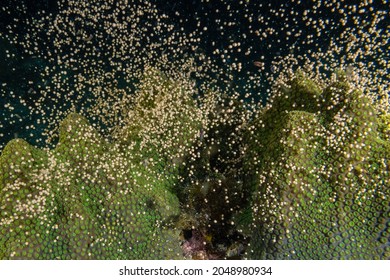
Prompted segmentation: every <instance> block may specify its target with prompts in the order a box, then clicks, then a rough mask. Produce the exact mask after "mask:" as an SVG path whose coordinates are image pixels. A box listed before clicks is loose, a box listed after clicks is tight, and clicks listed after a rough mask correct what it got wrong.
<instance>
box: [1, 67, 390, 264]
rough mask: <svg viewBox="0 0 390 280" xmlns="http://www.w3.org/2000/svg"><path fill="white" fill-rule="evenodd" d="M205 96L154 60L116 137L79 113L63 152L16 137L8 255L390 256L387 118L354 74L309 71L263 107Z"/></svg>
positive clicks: (8, 175) (11, 152)
mask: <svg viewBox="0 0 390 280" xmlns="http://www.w3.org/2000/svg"><path fill="white" fill-rule="evenodd" d="M194 95H196V94H195V91H194V89H193V85H192V83H191V82H190V81H189V79H188V78H187V77H185V75H180V74H176V75H167V74H164V73H162V72H161V71H159V70H157V69H155V68H146V69H145V73H144V75H143V77H142V79H141V81H140V84H139V86H138V88H137V90H136V93H135V94H134V95H132V96H131V97H130V99H129V100H126V102H127V103H126V104H129V106H128V107H126V106H127V105H126V106H124V108H121V110H122V112H123V113H124V114H125V117H124V118H123V119H124V120H125V121H124V122H123V123H121V124H120V125H118V126H117V127H115V129H114V132H113V135H112V141H108V140H106V139H104V138H102V137H101V136H100V134H99V133H98V131H96V130H95V129H94V128H93V126H91V125H90V124H89V123H88V121H87V119H85V118H84V117H82V116H81V115H79V114H76V113H71V114H69V115H68V116H67V117H66V118H65V119H64V120H63V121H62V122H61V124H60V126H59V129H58V131H59V142H58V144H57V146H56V147H55V148H54V149H52V150H41V149H38V148H35V147H33V146H31V145H29V144H28V143H27V142H26V141H24V140H21V139H15V140H13V141H11V142H9V143H8V145H7V146H6V147H5V149H4V150H3V151H2V154H1V156H0V211H1V212H0V233H1V239H0V258H2V259H173V258H183V257H196V258H198V257H200V256H201V257H202V258H240V257H246V258H253V259H261V258H264V259H376V258H379V259H389V258H390V250H389V247H390V246H389V245H390V240H389V236H390V234H389V233H390V217H389V214H390V211H389V208H390V207H389V204H390V193H389V192H390V190H389V185H390V176H389V167H388V159H389V156H390V144H389V141H388V124H389V122H388V115H387V114H385V113H383V112H379V111H378V110H377V109H376V107H375V105H374V104H373V102H372V100H371V99H369V98H368V97H367V96H366V95H365V94H363V93H362V92H361V91H359V90H357V89H355V88H354V87H353V86H352V85H351V84H350V83H349V82H348V81H347V80H346V79H345V75H343V74H342V73H339V74H338V78H337V79H334V80H332V81H330V82H322V83H321V84H319V83H318V84H317V83H316V82H314V80H313V79H311V78H308V77H307V76H306V75H305V74H304V73H303V72H298V73H297V74H296V75H295V76H294V78H292V79H291V80H290V81H289V82H287V83H284V84H277V85H275V92H274V94H273V96H272V99H271V101H270V102H269V103H268V105H267V106H266V107H264V108H261V109H260V110H258V111H255V112H254V113H255V114H252V113H253V112H251V111H250V110H247V109H246V107H245V104H244V103H243V102H240V101H238V100H237V99H235V97H232V96H230V97H229V96H222V95H219V94H218V93H217V92H214V91H212V90H209V92H208V93H207V94H204V96H202V97H198V98H194V97H193V96H194ZM191 233H193V234H194V237H193V238H192V236H191ZM181 235H184V236H186V237H184V238H183V237H180V236H181ZM195 237H196V238H195ZM191 242H194V243H191ZM196 242H200V244H201V246H200V245H199V244H197V243H196ZM181 243H183V244H184V245H181ZM197 246H198V248H200V249H199V250H200V252H193V251H191V248H195V247H197ZM186 250H187V251H186ZM244 251H246V254H245V255H244V256H242V254H243V252H244Z"/></svg>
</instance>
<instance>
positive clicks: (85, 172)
mask: <svg viewBox="0 0 390 280" xmlns="http://www.w3.org/2000/svg"><path fill="white" fill-rule="evenodd" d="M149 121H151V120H149ZM59 134H60V135H59V143H58V145H57V146H56V148H55V149H54V150H49V151H44V150H39V149H36V148H34V147H32V146H30V145H29V144H28V143H27V142H25V141H23V140H19V139H18V140H13V141H11V142H10V143H9V144H8V145H7V146H6V147H5V149H4V150H3V152H2V155H1V157H0V168H1V181H0V205H1V216H0V230H1V235H2V238H1V239H0V257H1V258H2V259H8V258H11V259H172V258H181V257H182V254H181V250H180V240H179V232H177V231H176V230H175V229H174V228H173V227H171V226H170V223H169V221H170V220H171V219H172V218H173V217H175V216H177V215H178V214H179V201H178V198H177V197H176V195H175V194H173V193H172V192H171V187H172V185H174V180H175V176H174V174H172V171H171V173H169V174H166V175H164V174H161V168H160V166H158V165H153V164H149V165H147V164H146V163H145V161H143V160H140V158H144V157H146V158H148V157H147V155H146V153H143V152H142V151H141V150H140V145H138V144H134V143H133V144H132V145H130V144H129V145H128V147H126V148H125V147H124V146H123V145H122V144H118V143H108V142H107V141H105V140H104V139H102V138H101V137H100V136H99V134H98V132H97V131H96V130H95V129H94V128H93V127H92V126H91V125H89V124H88V122H87V120H86V119H85V118H83V117H81V116H80V115H78V114H75V113H72V114H70V115H68V117H67V118H66V119H65V120H63V121H62V123H61V125H60V128H59ZM142 155H143V156H142ZM156 157H157V161H158V155H157V156H156Z"/></svg>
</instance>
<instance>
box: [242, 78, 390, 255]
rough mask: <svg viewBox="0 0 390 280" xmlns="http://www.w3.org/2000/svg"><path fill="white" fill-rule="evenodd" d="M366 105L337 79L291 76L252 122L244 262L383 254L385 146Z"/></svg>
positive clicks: (387, 199)
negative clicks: (252, 182)
mask: <svg viewBox="0 0 390 280" xmlns="http://www.w3.org/2000/svg"><path fill="white" fill-rule="evenodd" d="M302 100H305V101H304V102H302ZM307 101H308V102H310V103H306V102H307ZM306 104H310V105H309V106H306ZM371 104H372V102H371V101H370V100H369V99H368V98H367V97H365V96H364V95H363V94H362V93H361V92H360V91H358V90H355V89H353V88H351V86H350V85H349V84H348V83H347V82H346V81H345V80H342V79H339V80H337V81H335V82H332V83H330V84H329V85H327V86H323V87H322V88H321V87H320V86H319V85H316V84H314V83H313V82H310V83H308V82H307V78H305V77H304V76H303V75H302V74H298V75H297V76H296V77H295V78H294V79H292V80H291V81H290V84H288V85H284V86H283V87H281V88H280V89H279V91H278V93H277V94H276V97H275V98H274V100H272V102H271V104H270V106H269V107H268V109H266V110H264V111H263V112H261V113H260V114H259V115H258V116H257V117H256V119H255V121H254V126H255V128H254V132H255V133H254V134H253V135H251V136H250V137H249V140H248V142H249V143H250V144H249V145H250V148H249V150H250V153H249V154H248V163H247V164H248V166H250V168H253V169H254V170H256V171H257V181H256V190H255V193H254V197H253V201H252V209H253V232H252V239H251V247H250V251H249V257H250V258H256V259H257V258H265V259H376V258H380V259H388V258H389V257H390V256H389V234H388V231H389V225H390V219H389V213H390V212H389V203H390V193H389V192H390V191H389V185H390V176H389V169H388V165H387V159H388V158H389V155H390V149H389V143H388V142H386V141H385V140H384V139H382V138H381V134H380V133H379V132H378V125H379V121H380V119H379V117H378V114H377V112H376V111H375V109H374V106H373V105H371ZM300 105H305V106H300Z"/></svg>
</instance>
